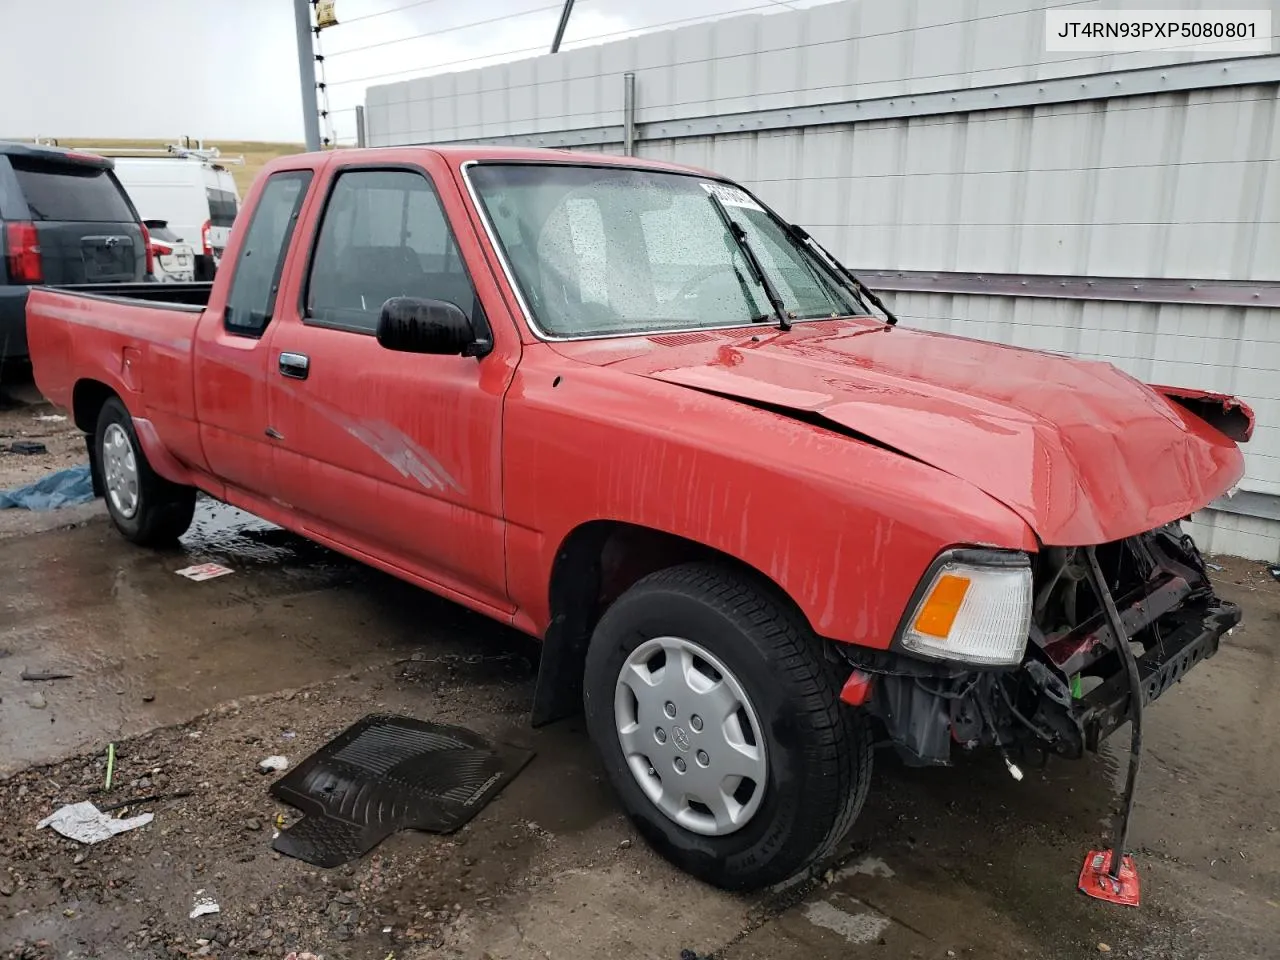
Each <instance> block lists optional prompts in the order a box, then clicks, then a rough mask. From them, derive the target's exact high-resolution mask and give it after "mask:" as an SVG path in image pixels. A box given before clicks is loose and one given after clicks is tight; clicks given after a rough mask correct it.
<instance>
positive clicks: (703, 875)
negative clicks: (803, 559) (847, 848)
mask: <svg viewBox="0 0 1280 960" xmlns="http://www.w3.org/2000/svg"><path fill="white" fill-rule="evenodd" d="M821 643H822V641H820V640H819V639H818V638H817V637H815V636H814V635H813V633H812V632H811V631H810V630H809V627H808V625H807V624H806V623H805V622H804V619H803V618H802V617H801V616H800V614H799V613H798V612H796V611H795V610H793V609H792V608H791V607H790V606H789V605H787V604H786V603H785V602H784V601H783V600H781V599H779V598H775V597H774V596H772V595H771V593H770V591H769V590H768V589H767V588H766V587H764V586H762V585H758V584H756V583H754V582H752V581H751V579H750V578H748V577H744V576H742V575H740V574H738V573H736V572H734V571H731V570H728V569H726V568H720V567H717V566H714V565H710V564H687V565H683V566H679V567H673V568H671V569H668V570H664V571H661V572H659V573H655V574H652V575H651V576H649V577H646V578H645V579H643V580H641V581H640V582H639V583H637V584H636V585H635V586H633V587H632V588H631V589H630V590H628V591H627V592H626V593H625V594H623V595H622V597H620V598H619V599H618V601H617V602H616V603H614V605H613V606H612V607H610V608H609V610H608V611H607V612H606V613H605V615H604V616H603V617H602V618H601V620H600V623H599V625H598V626H597V627H596V631H595V634H594V636H593V638H592V642H591V648H590V650H589V652H588V655H587V666H586V677H585V706H586V714H587V722H588V725H589V730H590V732H591V736H592V739H593V740H594V741H595V745H596V748H597V750H598V751H599V753H600V756H601V758H602V760H603V762H604V766H605V770H606V772H607V773H608V776H609V779H610V781H611V782H612V783H613V786H614V788H615V789H616V790H617V792H618V794H619V796H620V797H621V799H622V802H623V805H624V806H625V807H626V810H627V812H628V813H629V814H630V816H631V818H632V820H633V821H634V822H635V823H636V826H637V828H638V829H639V830H640V832H641V833H643V834H644V836H645V837H646V839H648V841H649V842H650V843H651V844H652V845H653V846H654V847H655V848H656V849H657V850H658V851H659V852H660V853H662V854H663V855H664V856H665V857H667V858H668V859H669V860H671V861H672V862H673V863H675V864H676V865H677V866H679V867H681V868H682V869H684V870H687V871H688V872H689V873H692V874H693V875H695V876H697V877H698V878H700V879H702V880H705V881H706V882H708V883H712V884H715V885H716V886H720V887H725V888H730V889H752V888H759V887H763V886H767V885H770V884H773V883H778V882H780V881H782V880H785V879H787V878H788V877H790V876H793V875H794V874H796V873H798V872H800V871H801V870H803V869H805V868H806V867H808V866H810V865H812V864H814V863H815V862H817V861H820V860H821V859H822V858H824V857H825V856H827V855H828V854H829V853H830V852H831V851H832V849H833V848H834V847H835V845H836V843H837V842H838V841H839V840H840V838H841V837H842V836H843V835H844V834H845V833H846V832H847V830H848V828H849V827H850V825H851V824H852V823H853V820H854V818H855V817H856V816H857V813H858V810H859V809H860V808H861V806H862V803H863V800H864V799H865V797H866V791H867V784H868V782H869V780H870V775H871V742H870V730H869V726H868V724H867V722H866V719H865V717H864V716H863V715H862V714H861V713H860V712H859V711H855V710H852V709H850V708H848V707H846V706H844V705H843V704H841V703H840V702H839V699H838V695H837V691H838V686H837V683H838V680H837V678H836V677H835V675H834V673H833V672H832V670H831V669H830V667H829V665H828V663H827V661H826V660H825V658H824V657H823V650H822V648H821Z"/></svg>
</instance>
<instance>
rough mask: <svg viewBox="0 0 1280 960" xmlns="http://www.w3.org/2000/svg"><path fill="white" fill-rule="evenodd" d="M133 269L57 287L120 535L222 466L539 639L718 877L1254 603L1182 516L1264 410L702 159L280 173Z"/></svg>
mask: <svg viewBox="0 0 1280 960" xmlns="http://www.w3.org/2000/svg"><path fill="white" fill-rule="evenodd" d="M130 292H131V293H135V294H137V295H136V296H131V297H124V296H112V295H109V293H108V292H106V291H98V290H86V291H78V292H66V291H56V290H50V289H37V290H35V291H34V292H33V293H32V294H31V297H30V302H29V306H28V329H29V338H30V345H31V356H32V360H33V363H34V368H35V374H36V378H37V381H38V384H39V386H40V388H41V389H42V390H43V391H44V393H45V394H46V396H48V397H49V398H50V399H52V400H53V401H55V402H56V403H59V404H62V405H64V406H65V407H67V408H69V409H70V410H72V411H73V412H74V416H75V421H76V423H77V424H78V425H79V426H80V427H81V428H82V429H83V430H84V431H85V432H86V434H88V435H89V438H90V440H89V445H90V449H91V451H92V462H93V470H94V476H95V482H96V483H97V485H98V488H99V490H100V491H102V492H103V493H104V495H105V498H106V503H107V507H108V509H109V511H110V515H111V517H112V519H113V520H114V522H115V525H116V526H117V527H118V528H119V530H120V532H121V533H123V534H124V535H125V536H126V537H128V538H129V539H131V540H133V541H136V542H138V543H159V542H162V541H172V540H173V539H175V538H177V537H178V536H180V535H181V534H182V533H183V532H184V530H185V529H186V528H187V526H188V524H189V523H190V521H191V517H192V510H193V504H194V501H195V497H196V492H197V490H201V491H204V492H205V493H207V494H208V495H210V496H212V497H216V498H218V499H220V500H224V501H226V502H228V503H232V504H235V505H236V506H238V507H242V508H244V509H245V510H249V511H252V512H253V513H255V514H258V515H260V516H262V517H265V518H267V519H269V520H271V521H274V522H275V523H278V524H280V525H282V526H284V527H286V528H288V529H290V530H294V531H296V532H298V533H299V534H302V535H303V536H306V537H309V538H312V539H314V540H316V541H319V542H320V543H323V544H325V545H327V546H329V547H332V548H333V549H335V550H339V551H341V552H343V553H346V554H349V555H350V556H352V557H356V558H358V559H360V560H362V561H364V562H366V563H369V564H372V565H374V566H376V567H379V568H381V569H383V570H386V571H389V572H390V573H392V574H394V575H396V576H399V577H403V578H404V579H406V580H409V581H411V582H413V583H417V584H420V585H421V586H423V587H425V588H427V589H429V590H433V591H435V592H437V593H439V594H442V595H444V596H446V597H450V598H452V599H454V600H456V601H457V602H459V603H462V604H465V605H466V606H468V607H471V608H472V609H474V610H478V611H481V612H483V613H485V614H487V615H488V616H491V617H493V618H495V619H498V620H501V621H503V622H505V623H509V624H511V625H512V626H514V627H516V628H518V629H520V630H522V631H525V632H526V633H529V634H532V635H533V636H535V637H538V638H541V639H542V641H543V659H542V664H541V667H540V675H539V678H538V685H537V692H536V694H535V704H534V720H535V722H540V721H544V720H547V719H552V718H555V717H557V716H563V715H565V714H567V713H569V712H571V711H572V710H574V709H575V708H579V709H580V708H582V707H584V706H585V711H586V717H587V722H588V727H589V730H590V732H591V736H592V738H593V740H594V741H595V743H596V745H597V747H598V750H599V753H600V757H601V760H602V763H603V765H604V768H605V769H606V771H607V773H608V775H609V777H610V779H611V780H612V783H613V785H614V786H615V788H616V790H617V792H618V794H619V796H620V798H621V802H622V803H623V804H624V805H625V807H626V809H627V811H628V812H629V813H630V815H631V816H632V817H633V818H634V820H635V822H636V823H637V824H638V826H639V828H640V829H641V830H642V832H643V833H644V835H645V836H646V837H647V838H648V839H649V840H650V841H651V842H652V843H653V844H654V845H655V846H656V847H657V848H658V849H659V850H660V851H661V852H662V853H664V854H665V855H666V856H668V857H670V858H671V859H672V860H673V861H675V862H676V863H678V864H680V865H681V866H683V867H684V868H686V869H688V870H689V871H691V872H693V873H694V874H696V875H698V876H699V877H702V878H704V879H706V880H708V881H710V882H712V883H715V884H719V885H722V886H729V887H758V886H761V885H764V884H769V883H772V882H775V881H780V880H782V879H784V878H786V877H789V876H791V875H794V874H795V873H796V872H798V871H800V870H802V869H803V868H806V867H808V866H810V865H812V864H814V863H816V862H818V861H820V859H821V858H823V857H824V856H825V855H826V854H827V853H828V852H829V851H830V850H832V848H833V847H834V845H835V843H836V842H837V841H838V840H839V839H840V838H841V836H842V835H843V834H844V833H845V832H846V831H847V830H848V828H849V827H850V825H851V824H852V822H853V820H854V818H855V817H856V815H857V813H858V810H859V808H860V807H861V805H862V803H863V800H864V799H865V797H866V793H867V785H868V778H869V775H870V772H871V756H872V743H873V740H874V739H880V740H883V741H885V742H888V743H892V744H893V745H894V746H896V747H897V749H898V750H899V752H900V753H901V754H902V755H903V756H904V757H906V758H907V759H908V760H909V761H910V762H914V763H920V764H941V763H946V762H947V761H948V758H949V756H950V755H951V751H952V749H953V748H963V747H966V746H968V747H974V746H981V745H986V746H989V747H994V748H996V749H999V750H1001V751H1004V752H1006V756H1007V755H1008V753H1009V752H1010V751H1013V750H1015V749H1019V748H1025V749H1034V750H1037V751H1040V752H1044V753H1056V754H1060V755H1063V756H1067V757H1077V756H1079V755H1081V754H1082V753H1083V752H1084V751H1085V750H1088V749H1094V748H1096V747H1097V745H1098V742H1099V741H1100V740H1101V739H1102V738H1103V737H1105V736H1107V735H1108V734H1109V733H1110V732H1111V731H1113V730H1114V729H1115V728H1116V727H1117V726H1119V725H1120V724H1121V723H1122V722H1123V721H1124V720H1125V718H1126V717H1127V716H1128V715H1129V713H1130V703H1131V690H1135V689H1137V687H1135V686H1132V685H1131V684H1130V683H1129V681H1128V676H1129V675H1128V674H1127V673H1126V670H1127V668H1126V664H1127V663H1129V662H1131V661H1132V660H1133V658H1134V654H1135V653H1139V654H1140V658H1139V659H1138V660H1137V661H1136V663H1137V666H1138V667H1139V668H1140V673H1138V672H1133V673H1132V676H1133V677H1136V678H1137V681H1135V682H1138V681H1140V684H1141V691H1142V697H1143V700H1144V701H1149V700H1152V699H1154V698H1155V697H1157V696H1159V695H1161V694H1162V693H1163V692H1164V691H1165V689H1166V688H1168V687H1169V686H1170V685H1172V683H1173V682H1174V681H1175V680H1177V679H1180V678H1181V676H1182V675H1183V674H1184V672H1185V671H1186V670H1187V669H1189V668H1190V667H1191V666H1193V665H1194V664H1195V663H1196V662H1198V661H1199V660H1200V659H1202V658H1204V657H1207V656H1209V655H1211V654H1212V653H1214V652H1215V651H1216V650H1217V647H1218V643H1219V639H1220V637H1222V636H1223V635H1224V634H1225V633H1226V632H1227V631H1228V630H1229V629H1230V628H1231V627H1232V626H1234V625H1235V623H1236V622H1237V621H1238V620H1239V616H1240V615H1239V611H1238V609H1237V608H1236V607H1234V606H1232V605H1231V604H1229V603H1226V602H1223V601H1221V600H1219V599H1217V598H1216V597H1215V596H1214V594H1213V591H1212V589H1211V587H1210V584H1209V582H1208V578H1207V576H1206V573H1205V568H1204V565H1203V563H1202V561H1201V559H1200V556H1199V554H1198V553H1197V551H1196V548H1195V545H1194V544H1193V543H1192V542H1191V540H1190V539H1189V538H1188V537H1186V536H1184V535H1183V534H1182V532H1181V529H1180V526H1179V524H1180V521H1181V520H1182V519H1183V518H1185V517H1186V516H1187V515H1188V514H1190V513H1191V512H1192V511H1194V510H1197V509H1199V508H1201V507H1203V506H1205V505H1206V504H1207V503H1209V502H1210V501H1211V500H1213V499H1214V498H1215V497H1218V496H1220V495H1222V494H1224V493H1226V492H1227V491H1228V490H1229V489H1230V488H1232V486H1233V485H1234V484H1235V483H1236V482H1237V480H1239V478H1240V476H1241V474H1242V470H1243V464H1242V457H1241V454H1240V451H1239V449H1238V447H1237V441H1243V440H1246V439H1247V438H1248V435H1249V432H1250V431H1251V429H1252V422H1253V421H1252V414H1251V413H1250V411H1249V410H1248V408H1247V407H1245V406H1243V405H1242V404H1240V403H1238V402H1237V401H1235V400H1233V399H1232V398H1228V397H1221V396H1216V395H1207V394H1202V393H1198V392H1196V391H1191V390H1177V389H1171V388H1153V387H1149V386H1146V385H1144V384H1142V383H1139V382H1138V381H1136V380H1134V379H1133V378H1131V377H1129V376H1127V375H1125V374H1124V373H1121V372H1120V371H1118V370H1117V369H1115V368H1114V367H1112V366H1110V365H1109V364H1106V363H1098V362H1090V361H1082V360H1075V359H1071V358H1068V357H1065V356H1058V355H1053V354H1045V353H1037V352H1033V351H1029V350H1021V349H1016V348H1013V347H1006V346H999V345H996V344H992V343H985V342H980V341H975V340H967V339H963V338H959V337H951V336H941V335H938V334H933V333H925V332H920V331H914V330H910V329H906V328H905V327H902V326H897V325H896V323H895V321H894V318H893V316H892V315H891V314H890V313H888V312H887V311H885V310H884V308H883V305H882V304H880V303H879V301H878V300H877V299H876V298H875V296H874V294H872V293H871V292H870V291H868V290H867V289H866V288H865V287H864V286H863V285H862V284H861V283H860V282H859V281H858V280H857V278H856V277H854V276H853V274H851V273H850V272H849V271H848V270H847V269H846V268H844V267H843V266H842V265H840V264H839V263H838V261H836V260H835V258H834V257H832V256H831V255H830V254H829V253H827V252H826V251H825V250H824V249H823V248H822V247H821V246H820V245H819V244H817V243H816V242H815V241H814V240H813V238H812V237H810V236H809V235H808V234H807V233H806V232H805V231H804V230H803V229H801V228H799V227H796V226H794V225H792V224H790V223H788V222H787V221H786V220H783V219H781V218H780V217H778V216H777V215H776V214H775V213H773V212H772V211H771V210H769V209H768V208H767V207H766V206H765V205H764V204H763V203H761V202H760V201H759V200H758V199H757V198H756V197H755V196H754V195H752V194H751V193H750V192H749V191H747V190H745V189H743V188H741V187H739V186H737V185H735V184H733V183H730V182H728V181H726V180H724V179H723V178H721V177H719V176H716V175H714V174H711V173H707V172H704V171H698V170H691V169H687V168H683V167H675V166H671V165H667V164H661V163H656V162H648V161H642V160H635V159H626V158H609V157H594V156H587V155H582V154H576V153H575V154H569V153H559V152H552V151H536V150H515V149H510V150H508V149H493V148H474V149H473V148H465V149H430V148H425V147H424V148H418V147H413V148H407V147H406V148H396V149H371V150H344V151H337V152H331V153H324V154H310V155H305V156H297V157H290V158H284V159H280V160H276V161H274V162H272V163H271V164H269V165H268V166H267V168H266V169H265V170H264V171H263V173H262V174H261V175H260V176H259V178H258V180H257V182H256V183H255V185H254V187H253V189H252V191H251V192H250V195H249V198H248V203H247V205H246V207H245V209H244V210H243V211H242V213H241V214H240V219H239V220H238V221H237V225H236V227H235V230H234V232H233V236H232V239H231V242H230V246H229V247H228V249H227V252H226V257H225V259H224V265H223V269H222V270H221V271H220V272H219V274H218V277H217V280H216V281H215V282H214V283H213V285H212V287H206V286H201V285H191V286H183V285H165V286H159V285H156V287H155V289H154V290H153V291H149V292H146V291H141V290H131V291H130ZM144 292H146V293H148V295H147V296H146V297H145V298H144V297H143V293H144ZM174 300H177V301H179V302H172V301H174ZM166 301H169V302H166ZM1117 625H1118V627H1117ZM1120 632H1123V634H1124V635H1125V638H1124V642H1121V641H1120V640H1119V639H1118V635H1119V633H1120ZM1135 648H1138V649H1137V650H1135ZM1126 658H1127V659H1126Z"/></svg>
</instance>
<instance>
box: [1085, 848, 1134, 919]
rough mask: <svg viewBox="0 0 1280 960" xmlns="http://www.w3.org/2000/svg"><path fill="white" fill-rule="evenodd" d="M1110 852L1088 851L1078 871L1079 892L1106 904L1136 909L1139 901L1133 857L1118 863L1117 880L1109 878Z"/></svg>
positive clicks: (1126, 857) (1127, 857)
mask: <svg viewBox="0 0 1280 960" xmlns="http://www.w3.org/2000/svg"><path fill="white" fill-rule="evenodd" d="M1111 855H1112V851H1110V850H1090V851H1089V856H1088V857H1086V858H1085V861H1084V869H1082V870H1081V871H1080V892H1081V893H1085V894H1088V895H1089V896H1091V897H1093V898H1095V899H1097V900H1105V901H1107V903H1118V904H1120V906H1122V907H1136V906H1137V905H1138V900H1139V892H1140V891H1139V889H1138V887H1139V885H1138V868H1137V866H1136V865H1135V864H1134V862H1133V857H1131V856H1128V855H1127V854H1126V855H1125V858H1124V859H1123V860H1121V861H1120V877H1119V879H1117V878H1115V877H1112V876H1111V873H1110V871H1111Z"/></svg>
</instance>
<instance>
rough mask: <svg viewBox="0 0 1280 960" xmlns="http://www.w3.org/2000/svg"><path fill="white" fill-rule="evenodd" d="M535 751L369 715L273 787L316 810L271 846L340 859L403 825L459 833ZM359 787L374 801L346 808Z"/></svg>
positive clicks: (328, 863)
mask: <svg viewBox="0 0 1280 960" xmlns="http://www.w3.org/2000/svg"><path fill="white" fill-rule="evenodd" d="M532 759H533V752H532V751H530V750H524V749H521V748H519V747H514V746H510V745H508V744H503V743H497V742H494V741H492V740H489V739H488V738H486V737H483V736H481V735H480V734H478V733H475V732H473V731H471V730H467V729H464V728H463V727H454V726H446V725H444V724H439V723H430V722H427V721H425V720H417V719H414V718H413V717H400V716H391V715H386V714H370V715H369V716H367V717H365V718H364V719H363V720H360V721H359V722H358V723H355V724H353V725H352V726H350V727H348V728H347V729H346V730H345V731H343V732H342V733H341V734H339V735H338V736H337V737H335V738H334V739H332V740H330V741H329V742H328V743H326V744H325V745H324V746H323V747H321V748H320V749H319V750H317V751H316V752H315V753H313V754H312V755H311V756H309V757H307V758H306V759H305V760H303V761H302V762H301V763H300V764H298V765H297V766H296V767H294V769H293V771H292V772H291V773H290V774H289V775H288V776H286V777H282V778H281V779H279V780H277V781H276V782H275V783H273V784H272V785H271V793H272V795H273V796H275V797H276V798H278V799H280V800H283V801H284V802H285V803H287V804H289V805H290V806H293V807H297V808H299V809H302V810H306V811H307V815H306V816H304V817H303V818H302V819H301V820H299V821H298V822H297V823H295V824H293V825H292V826H291V827H289V829H287V830H284V831H282V832H281V833H280V835H279V836H278V837H276V838H275V841H274V843H273V844H272V847H273V848H274V849H275V850H277V851H278V852H280V853H283V854H285V855H286V856H290V857H294V858H296V859H298V860H302V861H304V862H306V863H310V864H314V865H315V866H318V867H337V866H341V865H342V864H344V863H347V862H349V861H351V860H354V859H356V858H358V857H360V856H362V855H363V854H365V853H367V852H369V851H370V850H372V849H373V848H374V847H376V846H377V845H378V844H380V843H381V842H382V841H383V840H385V839H386V838H387V837H389V836H391V834H393V833H395V832H396V831H397V830H404V829H416V830H425V831H428V832H430V833H445V834H447V833H453V832H454V831H455V830H457V829H459V828H460V827H462V826H463V825H465V824H466V823H467V822H468V821H470V820H471V818H472V817H474V816H475V815H476V814H477V813H479V812H480V810H481V809H483V808H484V806H485V805H486V804H487V803H488V802H489V801H490V800H492V799H493V798H494V797H495V796H496V795H497V794H498V792H499V791H500V790H501V789H502V788H503V787H505V786H506V785H507V782H508V781H509V780H511V778H512V777H514V776H515V775H516V774H517V773H519V772H520V771H521V770H522V769H523V768H524V766H525V764H527V763H528V762H529V761H530V760H532ZM357 791H358V792H359V793H360V795H361V796H362V797H364V798H365V802H364V803H363V804H362V806H361V807H360V809H359V810H357V811H351V810H348V809H346V807H345V802H344V801H345V799H346V798H347V797H348V796H351V795H354V794H355V793H356V792H357ZM458 798H461V799H458ZM384 811H385V813H384Z"/></svg>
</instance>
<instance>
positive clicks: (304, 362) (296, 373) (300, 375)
mask: <svg viewBox="0 0 1280 960" xmlns="http://www.w3.org/2000/svg"><path fill="white" fill-rule="evenodd" d="M310 370H311V358H310V357H308V356H307V355H306V354H305V353H282V354H280V373H281V374H283V375H284V376H286V377H290V378H291V379H294V380H305V379H307V373H308V372H310Z"/></svg>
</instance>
